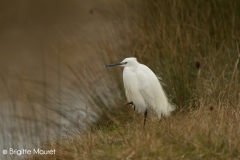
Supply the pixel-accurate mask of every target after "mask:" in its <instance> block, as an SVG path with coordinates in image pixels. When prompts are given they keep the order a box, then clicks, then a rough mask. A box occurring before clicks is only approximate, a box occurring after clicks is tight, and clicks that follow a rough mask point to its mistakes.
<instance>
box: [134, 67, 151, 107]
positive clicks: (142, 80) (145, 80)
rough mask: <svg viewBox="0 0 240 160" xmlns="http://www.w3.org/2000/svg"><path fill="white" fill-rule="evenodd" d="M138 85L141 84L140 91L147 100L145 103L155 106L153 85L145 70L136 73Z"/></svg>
mask: <svg viewBox="0 0 240 160" xmlns="http://www.w3.org/2000/svg"><path fill="white" fill-rule="evenodd" d="M136 75H137V79H138V83H139V91H140V93H141V95H142V97H143V99H144V100H145V102H146V103H147V104H148V105H150V106H151V107H153V106H155V104H154V93H153V88H152V87H154V86H152V85H153V84H151V81H150V80H149V77H148V75H147V74H146V73H145V71H144V70H137V71H136Z"/></svg>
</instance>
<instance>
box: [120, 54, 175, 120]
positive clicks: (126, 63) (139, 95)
mask: <svg viewBox="0 0 240 160" xmlns="http://www.w3.org/2000/svg"><path fill="white" fill-rule="evenodd" d="M121 63H122V64H123V65H121V66H123V67H125V68H124V70H123V82H124V88H125V93H126V97H127V100H128V101H129V102H133V104H134V105H135V106H136V110H137V111H138V112H139V113H141V112H145V111H146V110H150V111H153V112H154V113H155V114H156V115H157V116H158V118H159V119H160V118H161V115H164V116H169V115H170V112H171V111H173V110H174V108H175V107H174V106H173V105H172V104H171V103H170V102H169V101H168V98H167V96H166V94H165V92H164V90H163V88H162V86H161V83H160V82H159V80H158V78H157V76H156V75H155V74H154V73H153V72H152V70H151V69H149V68H148V67H147V66H145V65H143V64H140V63H138V62H137V59H136V58H126V59H124V60H123V61H122V62H121Z"/></svg>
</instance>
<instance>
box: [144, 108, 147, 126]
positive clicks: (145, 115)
mask: <svg viewBox="0 0 240 160" xmlns="http://www.w3.org/2000/svg"><path fill="white" fill-rule="evenodd" d="M146 118H147V110H146V111H145V112H144V123H143V126H145V123H146Z"/></svg>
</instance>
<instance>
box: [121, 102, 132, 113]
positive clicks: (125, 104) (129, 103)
mask: <svg viewBox="0 0 240 160" xmlns="http://www.w3.org/2000/svg"><path fill="white" fill-rule="evenodd" d="M123 105H124V107H127V106H128V105H131V106H132V105H133V107H134V108H133V109H134V111H135V105H134V104H133V102H127V103H124V104H123Z"/></svg>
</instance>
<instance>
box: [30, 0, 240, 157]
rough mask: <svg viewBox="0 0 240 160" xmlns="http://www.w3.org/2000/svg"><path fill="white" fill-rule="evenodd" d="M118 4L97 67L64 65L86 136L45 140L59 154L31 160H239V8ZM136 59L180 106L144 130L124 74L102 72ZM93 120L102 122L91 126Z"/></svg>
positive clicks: (165, 0) (219, 1)
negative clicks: (129, 102) (111, 35)
mask: <svg viewBox="0 0 240 160" xmlns="http://www.w3.org/2000/svg"><path fill="white" fill-rule="evenodd" d="M116 3H119V5H120V6H121V8H122V9H123V10H121V11H119V10H117V11H119V13H118V12H117V11H116V14H114V17H113V18H114V19H115V22H116V24H115V25H116V26H115V28H116V32H118V35H117V37H119V38H118V39H117V38H116V39H115V40H114V41H112V42H109V41H104V36H103V43H102V48H101V49H100V50H99V52H100V53H101V57H102V59H100V60H99V57H100V56H99V55H93V57H91V58H94V59H98V60H99V61H96V62H95V64H94V65H89V64H90V63H89V64H86V61H83V62H81V65H83V66H85V67H83V68H84V69H83V70H81V71H80V72H78V71H76V70H75V69H74V67H73V66H71V65H69V64H66V65H67V66H68V68H69V70H70V71H71V72H72V73H73V75H74V76H75V77H76V81H75V82H74V83H75V84H77V87H78V88H79V90H80V92H81V93H82V94H83V95H84V96H83V97H82V100H83V101H84V103H85V106H84V107H83V108H81V110H82V111H83V112H85V113H86V117H84V118H82V119H81V120H80V122H79V123H80V124H81V125H84V126H85V127H83V128H84V130H79V131H77V132H74V131H72V130H69V131H68V133H66V134H67V136H66V138H65V139H63V138H62V139H61V138H59V137H57V136H56V137H55V138H53V139H51V140H49V141H47V142H46V145H45V148H46V149H56V148H57V151H56V155H53V156H43V155H41V156H39V155H34V156H31V157H27V158H30V159H159V160H164V159H224V160H225V159H240V156H239V155H240V143H239V139H240V127H239V121H240V101H239V99H240V86H239V84H240V79H239V58H240V52H239V40H240V39H239V37H240V30H239V28H240V17H239V15H240V2H238V1H227V0H213V1H207V0H203V1H187V0H179V1H176V0H162V1H154V0H149V1H131V2H128V1H122V2H116ZM130 56H135V57H137V58H138V60H139V62H141V63H144V64H146V65H147V66H149V67H150V68H151V69H152V70H153V71H154V72H155V73H156V74H158V75H159V76H161V77H162V78H163V81H164V83H165V84H166V86H165V87H164V88H165V89H166V92H167V93H168V95H169V97H170V99H171V100H172V101H173V102H174V103H175V104H177V106H178V109H177V110H176V111H175V112H174V113H173V114H172V116H171V117H169V118H162V119H161V120H160V121H159V122H151V121H150V120H147V125H146V127H145V128H143V127H142V123H143V116H142V115H138V114H137V113H134V112H133V111H132V110H130V109H128V108H123V107H122V104H123V103H124V102H125V95H124V91H123V84H122V77H121V72H120V69H117V68H113V69H108V70H104V71H103V70H101V69H99V68H100V67H102V66H103V64H105V63H113V62H117V61H120V60H122V59H123V58H124V57H130ZM100 71H101V72H100ZM104 72H105V73H104ZM106 73H108V74H106ZM61 76H63V75H61ZM90 80H91V81H90ZM60 91H61V89H60ZM61 99H62V101H64V98H63V97H62V98H61ZM61 105H62V106H64V105H65V104H64V103H61ZM69 105H70V104H69ZM91 111H94V113H96V114H93V113H92V112H91ZM61 113H62V114H65V113H64V111H62V112H61ZM90 113H92V115H91V114H90ZM96 115H97V116H96ZM69 117H70V116H66V118H69ZM91 117H94V118H95V119H97V121H94V122H95V123H89V122H93V121H89V119H90V118H91ZM72 121H74V119H72ZM76 125H77V124H76ZM83 128H81V129H83Z"/></svg>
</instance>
